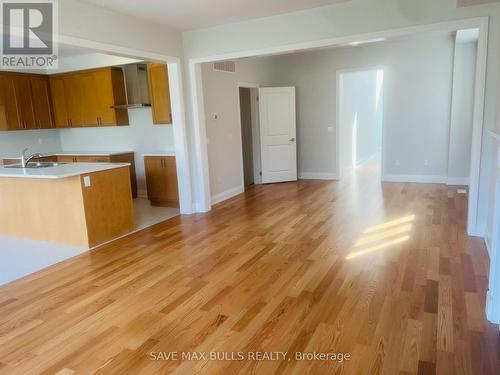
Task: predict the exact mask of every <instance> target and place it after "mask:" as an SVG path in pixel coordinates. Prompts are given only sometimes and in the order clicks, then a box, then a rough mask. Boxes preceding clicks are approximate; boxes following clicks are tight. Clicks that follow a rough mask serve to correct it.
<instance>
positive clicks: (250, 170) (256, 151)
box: [238, 84, 262, 190]
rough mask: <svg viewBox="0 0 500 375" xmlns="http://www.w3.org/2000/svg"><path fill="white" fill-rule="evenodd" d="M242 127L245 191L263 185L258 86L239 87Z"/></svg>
mask: <svg viewBox="0 0 500 375" xmlns="http://www.w3.org/2000/svg"><path fill="white" fill-rule="evenodd" d="M238 91H239V112H240V126H241V153H242V167H243V168H242V169H243V183H244V187H245V190H246V189H248V188H249V187H250V186H252V185H255V184H261V183H262V174H261V158H260V129H259V106H258V96H259V89H258V86H257V85H250V84H248V85H238Z"/></svg>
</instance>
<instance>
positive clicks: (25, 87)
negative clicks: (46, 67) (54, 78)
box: [0, 72, 54, 130]
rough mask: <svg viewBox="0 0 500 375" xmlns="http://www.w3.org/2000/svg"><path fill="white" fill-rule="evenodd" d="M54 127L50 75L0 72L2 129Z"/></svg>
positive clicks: (0, 125)
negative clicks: (48, 76)
mask: <svg viewBox="0 0 500 375" xmlns="http://www.w3.org/2000/svg"><path fill="white" fill-rule="evenodd" d="M53 126H54V122H53V116H52V108H51V102H50V95H49V84H48V78H47V76H44V75H39V74H26V73H11V72H2V73H0V130H30V129H49V128H52V127H53Z"/></svg>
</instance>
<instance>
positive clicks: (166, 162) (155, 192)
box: [144, 156, 179, 207]
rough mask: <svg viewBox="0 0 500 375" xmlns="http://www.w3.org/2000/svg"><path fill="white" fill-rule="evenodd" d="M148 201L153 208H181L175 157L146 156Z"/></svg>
mask: <svg viewBox="0 0 500 375" xmlns="http://www.w3.org/2000/svg"><path fill="white" fill-rule="evenodd" d="M144 165H145V169H146V184H147V189H148V199H149V200H150V201H151V205H152V206H167V207H179V190H178V184H177V168H176V161H175V157H174V156H145V157H144Z"/></svg>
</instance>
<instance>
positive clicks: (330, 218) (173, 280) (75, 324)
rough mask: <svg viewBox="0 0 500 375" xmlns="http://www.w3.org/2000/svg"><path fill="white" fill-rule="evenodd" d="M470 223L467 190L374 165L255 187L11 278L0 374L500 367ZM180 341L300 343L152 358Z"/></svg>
mask: <svg viewBox="0 0 500 375" xmlns="http://www.w3.org/2000/svg"><path fill="white" fill-rule="evenodd" d="M465 221H466V196H465V195H460V194H457V192H456V189H455V188H452V187H447V186H444V185H430V184H429V185H426V184H402V183H387V184H381V183H380V182H379V181H378V178H377V173H376V170H375V169H373V168H371V167H365V168H362V169H361V170H360V171H359V173H357V174H355V175H352V176H346V178H345V179H344V180H343V181H341V182H329V181H299V182H296V183H286V184H277V185H267V186H257V187H254V188H251V189H250V190H249V191H247V192H246V193H245V194H243V195H241V196H238V197H236V198H234V199H232V200H230V201H228V202H225V203H222V204H220V205H218V206H216V207H215V209H214V210H213V211H212V212H210V213H208V214H204V215H194V216H189V217H188V216H184V217H176V218H174V219H171V220H169V221H167V222H164V223H161V224H158V225H155V226H154V227H152V228H150V229H146V230H143V231H141V232H138V233H136V234H133V235H131V236H129V237H126V238H123V239H120V240H118V241H116V242H114V243H112V244H110V245H106V246H104V247H102V248H100V249H97V250H95V251H92V252H90V253H87V254H83V255H80V256H78V257H76V258H73V259H70V260H68V261H65V262H63V263H61V264H58V265H55V266H53V267H51V268H48V269H46V270H42V271H40V272H38V273H36V274H34V275H31V276H29V277H26V278H24V279H21V280H19V281H16V282H13V283H11V284H8V285H5V286H3V287H0V373H1V374H9V375H10V374H22V375H26V374H66V375H69V374H94V373H95V374H164V373H170V372H173V373H177V374H197V373H199V374H247V373H253V374H275V373H276V374H379V373H380V374H417V373H418V374H453V375H454V374H499V373H500V370H499V368H500V367H499V357H500V353H499V352H500V338H499V330H498V326H494V325H492V324H490V323H488V322H487V321H486V318H485V314H484V310H485V295H486V290H487V280H488V256H487V252H486V249H485V246H484V243H483V241H482V240H481V239H478V238H469V237H467V236H466V232H465ZM174 351H175V352H179V353H180V352H183V351H184V352H194V351H197V352H204V353H205V354H207V353H209V352H233V353H236V352H243V353H253V352H257V351H265V352H270V351H273V352H288V355H287V358H286V360H282V361H250V360H243V361H210V360H192V361H186V360H184V361H180V360H165V361H156V360H152V356H153V355H154V357H155V358H157V354H156V353H159V352H174ZM295 352H340V353H349V354H350V355H351V360H350V361H345V362H343V363H339V362H334V361H296V360H295V358H294V354H293V353H295ZM152 353H153V354H152ZM179 355H180V354H179ZM245 355H247V354H245Z"/></svg>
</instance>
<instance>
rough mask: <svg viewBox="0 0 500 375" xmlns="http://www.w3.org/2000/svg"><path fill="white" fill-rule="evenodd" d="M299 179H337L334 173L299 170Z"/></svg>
mask: <svg viewBox="0 0 500 375" xmlns="http://www.w3.org/2000/svg"><path fill="white" fill-rule="evenodd" d="M299 179H301V180H338V179H339V178H338V176H337V174H336V173H314V172H300V173H299Z"/></svg>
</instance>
